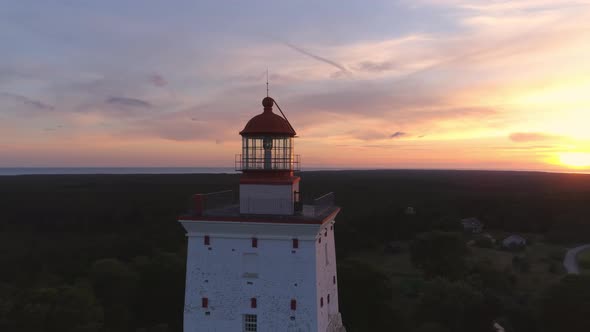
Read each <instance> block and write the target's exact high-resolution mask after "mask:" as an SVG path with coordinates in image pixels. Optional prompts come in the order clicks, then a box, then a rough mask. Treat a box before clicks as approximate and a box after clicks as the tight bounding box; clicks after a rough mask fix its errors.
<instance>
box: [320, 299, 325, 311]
mask: <svg viewBox="0 0 590 332" xmlns="http://www.w3.org/2000/svg"><path fill="white" fill-rule="evenodd" d="M323 307H324V298H323V297H320V308H323Z"/></svg>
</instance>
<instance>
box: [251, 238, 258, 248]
mask: <svg viewBox="0 0 590 332" xmlns="http://www.w3.org/2000/svg"><path fill="white" fill-rule="evenodd" d="M252 248H258V239H257V238H255V237H253V238H252Z"/></svg>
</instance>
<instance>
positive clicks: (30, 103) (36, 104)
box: [0, 92, 55, 111]
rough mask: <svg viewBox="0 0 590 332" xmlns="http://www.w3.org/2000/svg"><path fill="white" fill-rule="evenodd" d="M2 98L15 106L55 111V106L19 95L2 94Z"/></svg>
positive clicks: (0, 93)
mask: <svg viewBox="0 0 590 332" xmlns="http://www.w3.org/2000/svg"><path fill="white" fill-rule="evenodd" d="M0 98H2V99H6V100H8V101H10V102H13V103H15V104H20V105H24V106H27V107H30V108H33V109H35V110H40V111H52V110H54V109H55V107H54V106H52V105H49V104H46V103H44V102H42V101H40V100H36V99H32V98H29V97H25V96H21V95H18V94H13V93H7V92H0Z"/></svg>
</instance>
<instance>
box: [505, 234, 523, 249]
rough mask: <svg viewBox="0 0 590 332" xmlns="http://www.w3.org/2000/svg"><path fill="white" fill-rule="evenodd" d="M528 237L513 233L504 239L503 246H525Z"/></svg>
mask: <svg viewBox="0 0 590 332" xmlns="http://www.w3.org/2000/svg"><path fill="white" fill-rule="evenodd" d="M525 245H526V239H525V238H524V237H522V236H520V235H517V234H513V235H510V236H508V237H507V238H505V239H504V240H502V246H503V247H505V248H515V247H524V246H525Z"/></svg>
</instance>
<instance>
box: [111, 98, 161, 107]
mask: <svg viewBox="0 0 590 332" xmlns="http://www.w3.org/2000/svg"><path fill="white" fill-rule="evenodd" d="M105 102H106V103H107V104H109V105H115V106H129V107H141V108H150V107H152V104H150V103H149V102H147V101H145V100H141V99H137V98H126V97H110V98H109V99H107V100H106V101H105Z"/></svg>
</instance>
